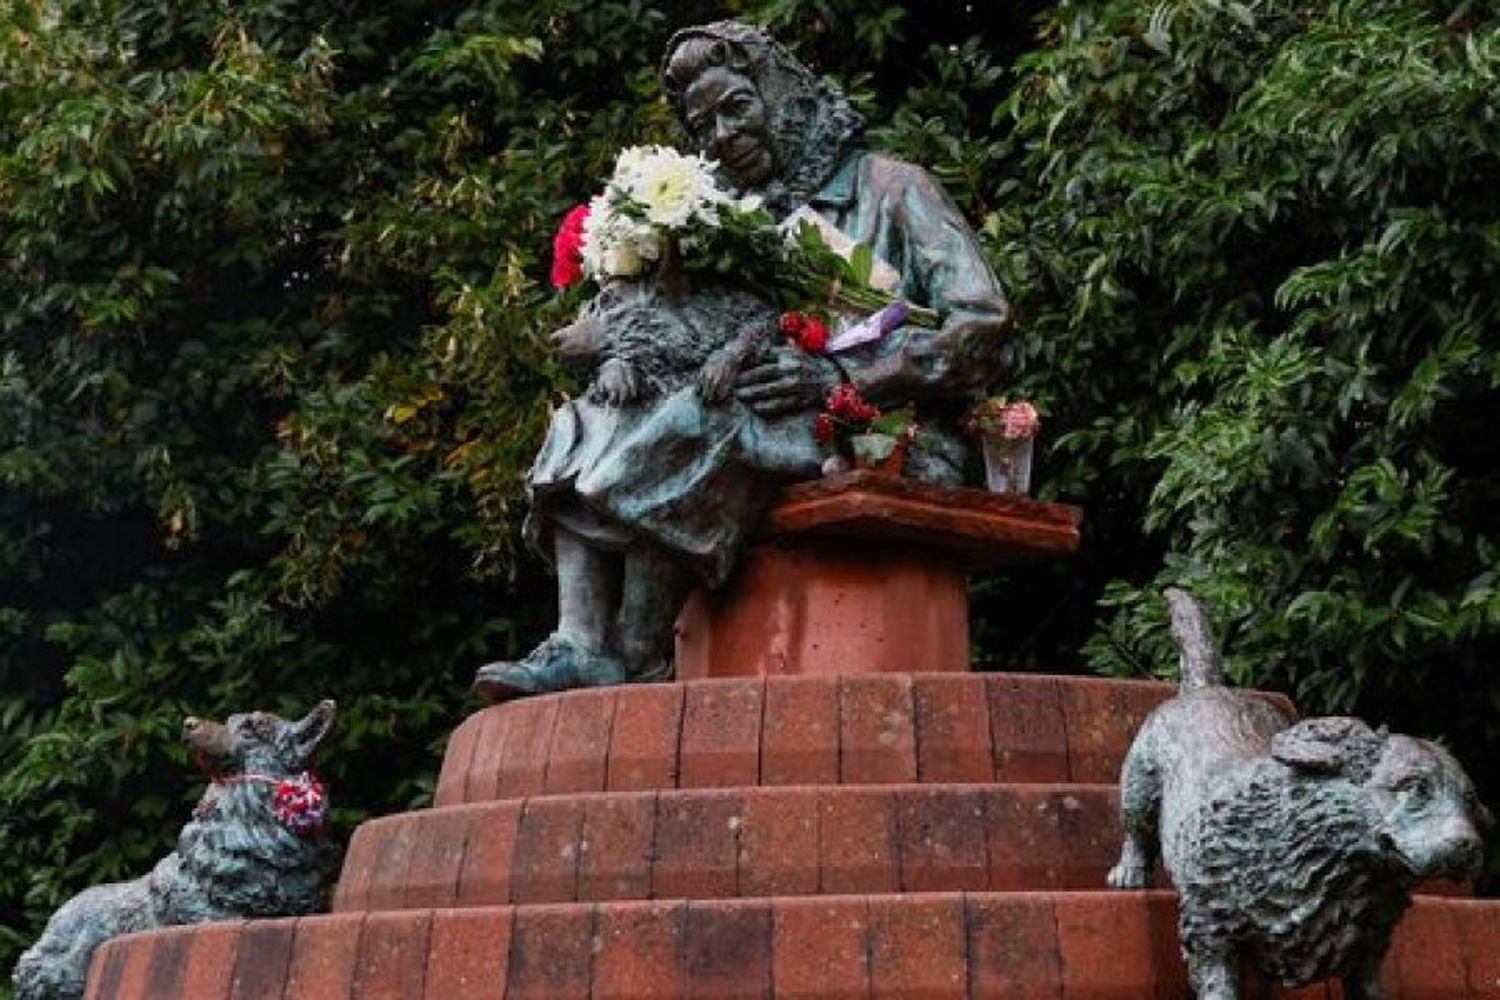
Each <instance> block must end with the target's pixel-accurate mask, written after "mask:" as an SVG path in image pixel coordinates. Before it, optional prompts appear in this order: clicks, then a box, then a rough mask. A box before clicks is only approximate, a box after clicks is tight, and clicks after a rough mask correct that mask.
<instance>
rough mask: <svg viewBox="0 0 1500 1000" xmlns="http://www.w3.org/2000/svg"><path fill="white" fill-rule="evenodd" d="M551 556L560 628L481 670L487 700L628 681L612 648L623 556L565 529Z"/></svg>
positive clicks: (478, 685) (557, 533)
mask: <svg viewBox="0 0 1500 1000" xmlns="http://www.w3.org/2000/svg"><path fill="white" fill-rule="evenodd" d="M553 554H554V559H555V561H556V565H557V628H556V630H554V631H553V633H552V634H551V635H550V636H548V637H547V638H546V639H545V640H543V641H542V643H541V644H540V645H539V646H537V647H536V648H535V649H533V650H532V651H531V652H530V653H527V654H526V656H525V657H523V658H522V659H520V660H515V661H505V660H501V661H497V662H495V663H486V664H485V665H484V666H482V667H480V668H479V672H478V673H477V674H475V676H474V690H475V692H476V693H478V694H479V696H480V697H481V698H483V699H485V700H486V701H490V702H496V701H506V700H508V699H510V698H518V697H522V696H524V695H529V694H543V693H545V692H548V691H566V690H568V689H569V688H576V687H596V686H601V685H609V684H620V683H622V682H624V680H625V669H624V666H623V665H622V664H621V662H620V660H619V658H618V657H616V656H615V655H614V653H613V651H612V650H611V643H610V630H611V628H612V627H613V625H614V620H615V610H616V608H617V607H618V606H619V604H620V577H621V572H622V567H621V557H620V556H619V554H617V553H614V552H609V551H607V550H604V549H602V548H598V547H595V546H591V545H589V544H588V542H587V541H585V540H584V539H583V538H581V537H579V536H578V535H575V534H573V533H572V532H570V531H568V530H566V529H565V528H562V527H561V526H558V527H556V528H555V530H554V532H553Z"/></svg>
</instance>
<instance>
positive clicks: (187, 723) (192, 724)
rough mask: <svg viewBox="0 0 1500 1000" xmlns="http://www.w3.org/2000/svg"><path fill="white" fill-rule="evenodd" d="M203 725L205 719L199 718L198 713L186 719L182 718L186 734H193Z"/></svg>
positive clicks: (183, 731) (183, 729)
mask: <svg viewBox="0 0 1500 1000" xmlns="http://www.w3.org/2000/svg"><path fill="white" fill-rule="evenodd" d="M202 727H203V720H202V719H200V718H198V717H197V716H196V715H190V716H188V717H187V718H186V719H183V720H182V733H183V735H184V736H191V735H192V734H193V733H196V732H197V731H198V730H199V729H201V728H202Z"/></svg>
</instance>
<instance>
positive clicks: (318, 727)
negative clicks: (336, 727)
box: [292, 698, 338, 764]
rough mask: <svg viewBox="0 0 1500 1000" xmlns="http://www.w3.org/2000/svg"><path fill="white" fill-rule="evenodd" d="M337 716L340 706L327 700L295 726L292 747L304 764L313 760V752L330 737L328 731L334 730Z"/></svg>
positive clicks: (299, 720) (331, 700)
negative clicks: (324, 738) (324, 739)
mask: <svg viewBox="0 0 1500 1000" xmlns="http://www.w3.org/2000/svg"><path fill="white" fill-rule="evenodd" d="M337 714H338V705H336V704H335V703H334V701H333V699H332V698H325V699H324V700H323V701H320V702H318V703H317V704H316V705H314V706H313V709H312V711H311V712H308V713H307V714H306V715H304V716H303V717H302V718H301V719H298V720H297V722H296V723H294V724H293V726H292V745H293V746H294V747H295V748H296V753H297V756H298V757H300V758H301V760H302V762H303V763H304V764H305V763H307V761H308V760H310V759H311V758H312V755H313V751H314V750H316V749H317V748H318V744H319V743H321V742H323V737H325V736H327V735H328V730H330V729H332V728H333V720H334V717H335V716H336V715H337Z"/></svg>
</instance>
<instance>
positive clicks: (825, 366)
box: [735, 346, 839, 417]
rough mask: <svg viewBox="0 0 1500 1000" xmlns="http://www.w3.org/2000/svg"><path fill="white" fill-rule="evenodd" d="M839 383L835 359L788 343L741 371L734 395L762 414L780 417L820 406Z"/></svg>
mask: <svg viewBox="0 0 1500 1000" xmlns="http://www.w3.org/2000/svg"><path fill="white" fill-rule="evenodd" d="M838 384H839V369H838V366H837V365H835V364H834V363H833V362H832V361H830V360H828V359H827V358H825V357H821V356H819V355H816V354H808V353H807V352H805V351H803V350H801V349H800V348H796V347H790V346H788V347H779V348H777V350H776V357H775V359H774V360H772V361H768V362H764V363H762V364H757V365H753V366H751V367H749V368H747V369H745V370H744V371H743V372H741V373H740V377H739V379H738V380H736V382H735V395H736V396H737V397H739V399H740V400H741V401H742V402H744V403H745V405H747V406H749V407H750V409H752V410H754V411H755V412H756V413H758V414H760V415H761V416H763V417H777V416H782V415H784V414H787V413H797V412H799V411H804V410H814V409H817V408H818V407H819V406H822V405H823V400H824V399H826V398H827V397H828V392H829V390H831V389H832V388H833V387H834V386H836V385H838Z"/></svg>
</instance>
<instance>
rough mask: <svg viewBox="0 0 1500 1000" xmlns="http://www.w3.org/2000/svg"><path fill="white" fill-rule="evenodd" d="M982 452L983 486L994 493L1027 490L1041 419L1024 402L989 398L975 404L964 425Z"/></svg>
mask: <svg viewBox="0 0 1500 1000" xmlns="http://www.w3.org/2000/svg"><path fill="white" fill-rule="evenodd" d="M964 423H965V426H966V427H967V428H968V431H969V433H970V434H972V435H974V436H975V437H977V438H978V439H979V441H980V443H981V445H982V446H983V449H984V478H985V485H986V486H987V487H988V488H989V489H990V490H991V492H994V493H1026V492H1027V491H1028V490H1030V489H1031V458H1032V449H1033V446H1034V445H1035V443H1036V435H1037V431H1038V430H1040V429H1041V426H1042V421H1041V417H1040V416H1039V415H1038V414H1037V412H1036V407H1035V406H1033V405H1032V404H1031V403H1030V402H1028V401H1027V400H1024V399H1018V400H1007V399H1006V398H1005V397H1004V396H992V397H990V398H989V399H986V400H984V401H982V402H980V403H977V404H975V406H974V407H973V409H971V410H970V411H969V414H968V417H967V418H966V419H965V421H964Z"/></svg>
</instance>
